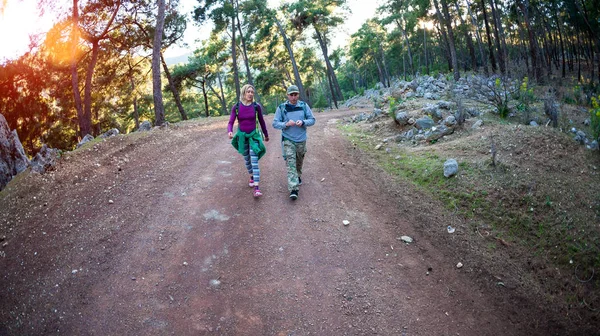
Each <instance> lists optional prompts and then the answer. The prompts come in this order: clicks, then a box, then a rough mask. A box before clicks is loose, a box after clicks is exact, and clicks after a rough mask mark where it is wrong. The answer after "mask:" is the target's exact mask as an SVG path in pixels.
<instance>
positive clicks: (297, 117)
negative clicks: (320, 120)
mask: <svg viewBox="0 0 600 336" xmlns="http://www.w3.org/2000/svg"><path fill="white" fill-rule="evenodd" d="M298 93H299V91H298V87H297V86H296V85H290V86H289V87H288V88H287V98H288V100H287V101H286V102H285V103H283V104H281V105H279V106H278V107H277V110H276V111H275V117H274V118H273V128H276V129H280V130H281V141H282V147H283V158H284V159H285V162H286V165H287V185H288V190H289V192H290V198H291V199H292V200H295V199H297V198H298V190H299V187H300V185H301V184H302V164H303V163H304V154H306V128H307V127H308V126H312V125H314V124H315V117H314V115H313V113H312V111H311V109H310V106H308V104H306V103H305V102H303V101H301V100H298V98H299V97H298Z"/></svg>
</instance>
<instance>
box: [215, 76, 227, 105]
mask: <svg viewBox="0 0 600 336" xmlns="http://www.w3.org/2000/svg"><path fill="white" fill-rule="evenodd" d="M217 80H218V81H219V93H218V94H217V96H218V97H220V98H221V108H223V111H224V113H225V114H224V115H228V114H229V111H228V110H227V104H226V102H225V90H223V80H222V79H221V74H220V73H217Z"/></svg>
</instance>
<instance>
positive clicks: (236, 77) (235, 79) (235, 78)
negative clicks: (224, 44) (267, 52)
mask: <svg viewBox="0 0 600 336" xmlns="http://www.w3.org/2000/svg"><path fill="white" fill-rule="evenodd" d="M231 6H232V7H234V8H235V6H234V0H231ZM235 30H236V26H235V15H231V69H232V70H233V83H234V85H235V98H236V99H235V101H236V102H237V101H240V75H239V74H238V67H237V51H236V49H237V45H236V42H235Z"/></svg>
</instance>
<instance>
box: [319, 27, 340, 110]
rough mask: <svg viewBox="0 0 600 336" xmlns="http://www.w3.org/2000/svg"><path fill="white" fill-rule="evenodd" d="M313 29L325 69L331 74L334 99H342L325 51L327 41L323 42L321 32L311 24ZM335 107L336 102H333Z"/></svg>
mask: <svg viewBox="0 0 600 336" xmlns="http://www.w3.org/2000/svg"><path fill="white" fill-rule="evenodd" d="M313 28H314V29H315V34H316V36H317V40H318V41H319V45H321V51H322V52H323V58H324V59H325V65H326V66H327V71H328V72H329V76H331V84H332V85H333V89H334V91H332V94H333V97H334V99H333V100H334V101H337V100H343V99H344V96H343V95H342V90H341V89H340V84H339V83H338V80H337V77H336V76H335V71H333V67H332V66H331V62H330V61H329V55H328V52H327V43H325V39H324V38H323V34H321V32H320V31H319V30H318V29H317V27H315V25H313ZM335 107H336V108H337V102H336V104H335Z"/></svg>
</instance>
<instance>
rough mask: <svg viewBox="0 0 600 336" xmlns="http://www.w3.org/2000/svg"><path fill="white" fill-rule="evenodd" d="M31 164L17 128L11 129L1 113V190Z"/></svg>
mask: <svg viewBox="0 0 600 336" xmlns="http://www.w3.org/2000/svg"><path fill="white" fill-rule="evenodd" d="M28 166H29V159H28V158H27V155H25V150H24V149H23V145H22V144H21V141H20V140H19V136H18V135H17V131H16V130H12V131H11V130H10V129H9V127H8V123H7V122H6V119H5V118H4V116H3V115H2V114H0V190H2V189H3V188H4V187H5V186H6V185H7V184H8V182H10V180H12V178H13V176H15V175H17V174H18V173H20V172H22V171H24V170H25V169H27V167H28Z"/></svg>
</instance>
